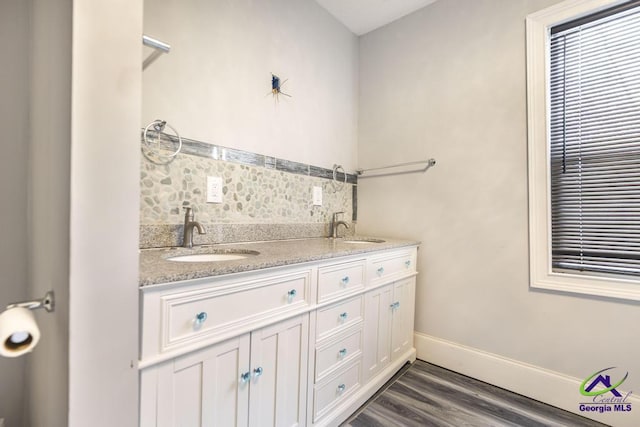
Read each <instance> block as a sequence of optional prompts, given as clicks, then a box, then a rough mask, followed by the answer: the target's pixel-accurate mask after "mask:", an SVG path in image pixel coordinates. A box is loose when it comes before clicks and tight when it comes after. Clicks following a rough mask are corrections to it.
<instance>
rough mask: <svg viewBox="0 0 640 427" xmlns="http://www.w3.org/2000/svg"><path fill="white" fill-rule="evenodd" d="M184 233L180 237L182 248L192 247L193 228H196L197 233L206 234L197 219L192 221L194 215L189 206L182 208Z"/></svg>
mask: <svg viewBox="0 0 640 427" xmlns="http://www.w3.org/2000/svg"><path fill="white" fill-rule="evenodd" d="M184 209H185V211H186V212H185V213H184V235H183V237H182V247H183V248H192V247H193V228H194V227H195V228H197V229H198V234H207V232H206V231H205V230H204V227H203V226H202V224H200V223H199V222H198V221H194V215H193V211H192V210H191V208H187V207H186V208H184Z"/></svg>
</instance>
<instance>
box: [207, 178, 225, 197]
mask: <svg viewBox="0 0 640 427" xmlns="http://www.w3.org/2000/svg"><path fill="white" fill-rule="evenodd" d="M207 203H222V178H220V177H219V176H208V177H207Z"/></svg>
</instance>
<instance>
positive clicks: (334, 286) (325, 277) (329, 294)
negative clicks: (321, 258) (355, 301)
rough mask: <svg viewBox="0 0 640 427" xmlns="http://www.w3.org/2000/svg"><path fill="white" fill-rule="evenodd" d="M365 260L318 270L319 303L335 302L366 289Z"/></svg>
mask: <svg viewBox="0 0 640 427" xmlns="http://www.w3.org/2000/svg"><path fill="white" fill-rule="evenodd" d="M364 271H365V264H364V260H359V261H355V262H348V263H344V264H334V265H328V266H324V267H320V268H319V269H318V303H323V302H326V301H330V300H334V299H336V298H340V297H342V296H345V295H349V294H350V293H353V292H357V291H359V290H361V289H363V288H364Z"/></svg>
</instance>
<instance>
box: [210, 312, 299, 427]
mask: <svg viewBox="0 0 640 427" xmlns="http://www.w3.org/2000/svg"><path fill="white" fill-rule="evenodd" d="M308 348H309V315H308V314H304V315H301V316H297V317H294V318H292V319H288V320H284V321H282V322H279V323H277V324H275V325H272V326H268V327H266V328H263V329H260V330H257V331H254V332H252V333H251V375H252V377H251V389H250V396H249V411H250V412H249V425H251V426H261V427H262V426H287V427H289V426H302V425H304V422H305V419H306V400H307V359H308V358H307V355H308ZM219 425H223V424H219ZM225 425H231V424H225Z"/></svg>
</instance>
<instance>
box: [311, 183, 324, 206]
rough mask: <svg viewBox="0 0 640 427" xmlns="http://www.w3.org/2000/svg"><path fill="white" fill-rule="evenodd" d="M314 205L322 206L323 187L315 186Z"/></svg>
mask: <svg viewBox="0 0 640 427" xmlns="http://www.w3.org/2000/svg"><path fill="white" fill-rule="evenodd" d="M313 206H322V187H313Z"/></svg>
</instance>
